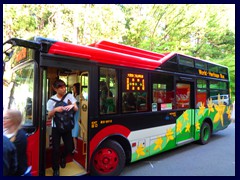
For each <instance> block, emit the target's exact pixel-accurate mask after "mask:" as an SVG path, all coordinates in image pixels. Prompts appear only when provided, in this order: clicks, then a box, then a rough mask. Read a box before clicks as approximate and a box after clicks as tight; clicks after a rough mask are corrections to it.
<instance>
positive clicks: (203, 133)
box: [199, 122, 211, 145]
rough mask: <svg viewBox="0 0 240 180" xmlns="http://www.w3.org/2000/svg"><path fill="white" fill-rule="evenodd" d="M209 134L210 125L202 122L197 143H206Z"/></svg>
mask: <svg viewBox="0 0 240 180" xmlns="http://www.w3.org/2000/svg"><path fill="white" fill-rule="evenodd" d="M210 136H211V127H210V125H209V123H207V122H204V123H203V124H202V127H201V130H200V139H199V143H200V144H202V145H204V144H207V143H208V141H209V139H210Z"/></svg>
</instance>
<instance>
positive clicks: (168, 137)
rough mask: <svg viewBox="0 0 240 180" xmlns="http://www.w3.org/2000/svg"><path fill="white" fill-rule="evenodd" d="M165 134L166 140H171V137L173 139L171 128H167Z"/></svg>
mask: <svg viewBox="0 0 240 180" xmlns="http://www.w3.org/2000/svg"><path fill="white" fill-rule="evenodd" d="M166 136H167V142H168V141H169V140H173V139H174V137H173V131H172V129H171V128H169V129H168V130H167V133H166Z"/></svg>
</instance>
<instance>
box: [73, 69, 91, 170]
mask: <svg viewBox="0 0 240 180" xmlns="http://www.w3.org/2000/svg"><path fill="white" fill-rule="evenodd" d="M79 97H80V99H79V110H80V115H79V119H78V123H79V126H80V133H79V137H78V144H77V146H78V153H75V154H74V159H75V160H76V161H77V162H79V163H80V164H81V165H82V166H83V167H85V169H86V168H87V158H86V157H87V137H88V107H89V106H88V72H82V73H81V75H80V96H79Z"/></svg>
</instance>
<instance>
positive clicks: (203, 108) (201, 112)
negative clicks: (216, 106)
mask: <svg viewBox="0 0 240 180" xmlns="http://www.w3.org/2000/svg"><path fill="white" fill-rule="evenodd" d="M204 110H205V106H204V103H202V102H201V105H200V106H199V111H198V115H201V114H202V115H203V113H204Z"/></svg>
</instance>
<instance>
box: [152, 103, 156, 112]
mask: <svg viewBox="0 0 240 180" xmlns="http://www.w3.org/2000/svg"><path fill="white" fill-rule="evenodd" d="M152 111H153V112H155V111H157V103H152Z"/></svg>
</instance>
